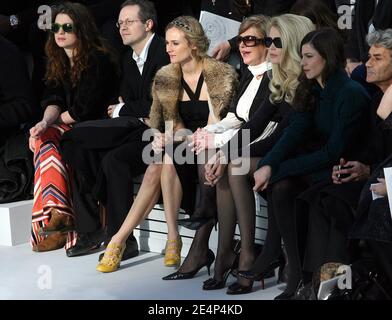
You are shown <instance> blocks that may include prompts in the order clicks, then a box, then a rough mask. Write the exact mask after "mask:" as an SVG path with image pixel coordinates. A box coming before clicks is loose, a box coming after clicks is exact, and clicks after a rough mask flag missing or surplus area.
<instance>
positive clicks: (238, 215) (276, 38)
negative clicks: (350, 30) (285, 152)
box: [203, 14, 314, 294]
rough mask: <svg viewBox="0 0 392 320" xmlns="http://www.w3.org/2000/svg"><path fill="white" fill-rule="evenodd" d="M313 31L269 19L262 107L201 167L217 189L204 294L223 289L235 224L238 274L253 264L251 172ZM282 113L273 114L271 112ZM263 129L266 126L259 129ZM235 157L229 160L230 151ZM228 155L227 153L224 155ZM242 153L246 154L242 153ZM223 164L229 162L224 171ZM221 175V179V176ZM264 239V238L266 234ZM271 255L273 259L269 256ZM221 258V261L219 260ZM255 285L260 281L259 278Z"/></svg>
mask: <svg viewBox="0 0 392 320" xmlns="http://www.w3.org/2000/svg"><path fill="white" fill-rule="evenodd" d="M313 29H314V26H313V24H312V23H311V21H310V20H309V19H308V18H305V17H300V16H296V15H291V14H287V15H282V16H279V17H274V18H272V20H271V24H270V27H269V33H268V34H269V36H268V37H266V38H265V39H264V43H265V45H266V46H267V47H268V59H269V61H270V62H271V64H272V78H271V80H270V82H269V93H268V98H267V99H266V102H265V103H264V104H263V105H262V106H261V107H260V108H259V109H258V111H257V113H256V114H255V115H254V117H253V118H252V119H251V120H250V121H249V122H246V123H244V124H243V125H242V127H241V130H239V131H238V133H237V135H236V136H234V137H233V139H232V140H231V141H230V142H229V143H228V146H229V147H230V148H228V147H227V146H223V148H221V150H220V151H218V153H217V154H216V155H215V157H213V158H211V161H210V162H209V163H208V164H207V165H206V179H207V181H208V182H209V183H210V184H212V185H214V184H217V190H218V208H219V209H218V217H219V218H218V220H219V221H220V230H219V242H218V254H217V260H216V264H215V265H216V267H218V266H220V268H219V271H218V270H217V269H215V274H214V278H212V279H209V280H207V281H206V282H205V284H204V286H203V287H204V289H209V288H210V287H212V288H213V289H215V288H219V287H223V286H224V285H225V282H226V279H227V277H228V274H229V273H230V270H231V269H233V268H234V267H235V264H236V263H235V260H234V255H233V254H232V253H231V252H230V251H228V250H227V248H228V244H229V243H230V241H232V239H233V236H234V230H235V224H236V221H237V222H238V225H239V230H240V235H241V250H240V255H239V261H238V270H240V271H242V270H249V269H250V268H251V266H252V265H253V263H254V260H255V251H254V238H255V213H256V211H255V200H254V193H253V190H252V186H253V173H254V172H255V171H256V169H257V163H258V161H260V159H261V158H262V157H264V156H265V154H266V153H267V152H268V151H269V150H270V149H271V148H272V147H273V146H274V144H275V142H276V141H277V140H278V139H279V137H280V136H281V134H282V132H283V129H284V128H285V127H286V126H287V124H288V120H289V116H290V111H291V110H292V108H291V104H292V101H293V99H294V95H295V90H296V88H297V85H298V75H299V74H300V70H301V68H300V57H299V54H298V48H299V43H300V41H301V40H302V38H303V37H304V36H305V35H306V34H307V33H308V32H309V31H311V30H313ZM282 109H283V110H288V111H286V113H278V112H277V110H282ZM266 125H267V127H265V126H266ZM244 134H249V135H250V139H249V140H250V141H252V142H253V141H255V140H256V141H255V142H253V143H251V144H250V146H242V143H241V142H242V137H243V135H244ZM236 148H237V149H238V155H236V156H235V155H233V149H236ZM228 150H230V152H227V151H228ZM245 151H246V152H245ZM225 163H229V165H228V170H225V169H226V165H225ZM247 165H248V168H249V170H247V171H246V172H241V171H242V170H241V167H245V168H246V166H247ZM224 172H227V174H226V175H223V173H224ZM268 234H269V233H268ZM274 243H275V244H277V246H276V253H274V260H271V261H269V265H270V263H272V262H273V261H275V260H276V259H277V258H278V257H279V255H280V254H281V250H280V239H274ZM275 255H276V256H275ZM220 259H221V260H220ZM253 280H254V279H251V280H248V279H245V278H244V277H241V276H239V277H238V278H237V281H236V282H234V283H233V284H231V285H230V286H229V288H228V290H227V293H228V294H244V293H249V292H251V290H252V286H253ZM257 280H262V277H259V278H258V279H257Z"/></svg>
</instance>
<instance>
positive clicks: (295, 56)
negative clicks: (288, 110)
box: [269, 14, 315, 104]
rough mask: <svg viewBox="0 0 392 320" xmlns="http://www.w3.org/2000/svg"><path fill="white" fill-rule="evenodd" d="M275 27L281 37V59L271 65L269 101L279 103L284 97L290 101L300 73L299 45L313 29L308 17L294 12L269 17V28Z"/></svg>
mask: <svg viewBox="0 0 392 320" xmlns="http://www.w3.org/2000/svg"><path fill="white" fill-rule="evenodd" d="M272 27H275V28H276V29H277V30H278V31H279V33H280V38H281V39H282V60H281V62H280V63H279V64H278V65H277V64H273V65H272V79H271V81H270V83H269V88H270V90H271V95H270V101H271V102H272V103H275V104H276V103H280V102H282V100H283V99H284V101H286V102H287V103H290V104H291V103H292V102H293V99H294V96H295V91H296V89H297V86H298V84H299V82H298V76H299V75H300V73H301V56H300V49H301V48H300V45H301V41H302V39H303V38H304V37H305V35H306V34H308V33H309V32H311V31H313V30H314V29H315V26H314V24H313V23H312V21H311V20H310V19H309V18H306V17H303V16H298V15H295V14H283V15H281V16H277V17H273V18H272V19H271V25H270V29H271V28H272Z"/></svg>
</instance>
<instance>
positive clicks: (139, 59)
mask: <svg viewBox="0 0 392 320" xmlns="http://www.w3.org/2000/svg"><path fill="white" fill-rule="evenodd" d="M154 35H155V33H153V34H152V35H151V37H150V39H148V41H147V42H146V44H145V45H144V48H143V50H142V52H141V53H140V55H139V56H138V55H137V54H136V52H135V51H133V54H132V59H133V60H135V62H136V65H137V67H138V69H139V72H140V74H143V68H144V64H145V63H146V61H147V57H148V50H149V49H150V45H151V42H152V39H153V38H154ZM123 106H124V103H118V104H116V106H115V108H114V110H113V117H112V118H118V117H119V116H120V115H119V114H120V110H121V108H122V107H123Z"/></svg>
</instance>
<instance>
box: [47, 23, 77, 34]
mask: <svg viewBox="0 0 392 320" xmlns="http://www.w3.org/2000/svg"><path fill="white" fill-rule="evenodd" d="M60 29H63V30H64V32H66V33H71V32H73V31H74V28H73V24H72V23H64V24H59V23H52V28H51V29H50V31H52V32H53V33H57V32H59V31H60Z"/></svg>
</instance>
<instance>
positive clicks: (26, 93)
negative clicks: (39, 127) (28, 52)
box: [0, 36, 40, 131]
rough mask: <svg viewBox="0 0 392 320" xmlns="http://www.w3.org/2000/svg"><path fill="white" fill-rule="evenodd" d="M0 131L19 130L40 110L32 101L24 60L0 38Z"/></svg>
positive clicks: (10, 44) (13, 47)
mask: <svg viewBox="0 0 392 320" xmlns="http://www.w3.org/2000/svg"><path fill="white" fill-rule="evenodd" d="M0 70H1V72H0V130H1V131H3V129H7V130H8V129H9V128H17V129H18V128H19V127H20V125H21V124H22V123H25V122H28V121H30V120H31V119H32V118H33V116H34V115H36V114H37V113H38V112H39V111H40V109H39V107H37V106H36V104H35V103H34V99H33V93H32V89H31V83H30V80H29V76H28V73H27V68H26V66H25V62H24V59H23V57H22V55H21V54H20V52H19V50H18V49H17V48H16V46H15V45H14V44H12V43H11V42H9V41H8V40H6V39H5V38H3V37H2V36H0Z"/></svg>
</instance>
